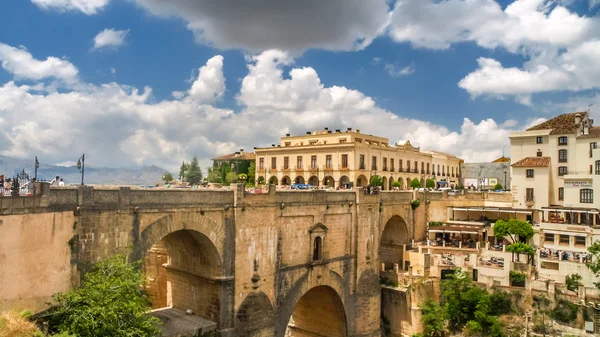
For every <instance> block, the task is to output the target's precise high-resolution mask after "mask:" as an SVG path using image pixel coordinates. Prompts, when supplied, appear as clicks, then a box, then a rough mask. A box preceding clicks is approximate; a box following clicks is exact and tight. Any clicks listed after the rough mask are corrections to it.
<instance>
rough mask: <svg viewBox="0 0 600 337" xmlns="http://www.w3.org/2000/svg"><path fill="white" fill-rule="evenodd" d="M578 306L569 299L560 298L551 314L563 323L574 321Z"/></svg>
mask: <svg viewBox="0 0 600 337" xmlns="http://www.w3.org/2000/svg"><path fill="white" fill-rule="evenodd" d="M577 311H578V306H577V304H574V303H571V302H569V301H565V300H560V301H558V303H557V304H556V307H555V308H554V309H553V310H552V311H551V312H550V316H552V318H554V319H555V320H557V321H559V322H563V323H570V322H573V321H574V320H575V319H576V318H577Z"/></svg>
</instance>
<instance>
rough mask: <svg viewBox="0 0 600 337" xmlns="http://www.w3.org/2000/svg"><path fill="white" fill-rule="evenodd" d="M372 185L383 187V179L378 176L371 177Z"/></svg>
mask: <svg viewBox="0 0 600 337" xmlns="http://www.w3.org/2000/svg"><path fill="white" fill-rule="evenodd" d="M371 185H373V186H383V178H382V177H381V176H378V175H374V176H372V177H371Z"/></svg>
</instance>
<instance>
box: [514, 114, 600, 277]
mask: <svg viewBox="0 0 600 337" xmlns="http://www.w3.org/2000/svg"><path fill="white" fill-rule="evenodd" d="M592 124H593V120H592V119H590V118H589V114H588V112H574V113H567V114H562V115H559V116H556V117H554V118H552V119H550V120H547V121H545V122H543V123H541V124H539V125H536V126H533V127H531V128H529V129H527V130H526V131H522V132H513V133H512V134H511V135H510V141H511V157H512V160H513V162H514V164H512V165H511V166H512V167H511V170H512V193H513V199H514V204H515V207H526V208H529V209H536V210H537V211H538V212H539V213H540V222H539V223H538V224H537V225H536V226H534V229H535V235H534V238H533V244H534V245H535V246H536V247H537V255H538V256H537V262H536V267H537V270H538V272H539V278H541V279H547V280H553V281H556V282H564V281H565V276H567V275H570V274H575V273H577V274H579V275H581V276H582V277H583V280H582V282H583V284H584V285H585V286H586V287H593V283H594V282H598V281H600V280H598V278H596V277H594V275H593V274H592V273H590V271H589V269H588V268H587V267H586V266H585V262H587V261H588V259H589V255H588V253H587V249H588V247H589V246H590V245H592V244H593V243H594V242H595V241H597V240H600V216H599V210H598V209H599V208H600V207H599V206H600V203H599V202H598V201H597V200H594V190H596V191H598V190H599V189H598V188H600V152H599V151H598V150H597V142H598V140H600V127H594V126H593V125H592Z"/></svg>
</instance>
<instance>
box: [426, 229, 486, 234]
mask: <svg viewBox="0 0 600 337" xmlns="http://www.w3.org/2000/svg"><path fill="white" fill-rule="evenodd" d="M429 233H456V234H479V232H472V231H457V230H445V229H430V230H429Z"/></svg>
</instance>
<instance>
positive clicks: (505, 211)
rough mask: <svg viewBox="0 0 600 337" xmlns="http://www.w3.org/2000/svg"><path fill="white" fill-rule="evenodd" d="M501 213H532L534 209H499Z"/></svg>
mask: <svg viewBox="0 0 600 337" xmlns="http://www.w3.org/2000/svg"><path fill="white" fill-rule="evenodd" d="M498 212H500V213H519V214H532V213H533V212H534V211H511V210H508V209H501V210H498Z"/></svg>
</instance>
